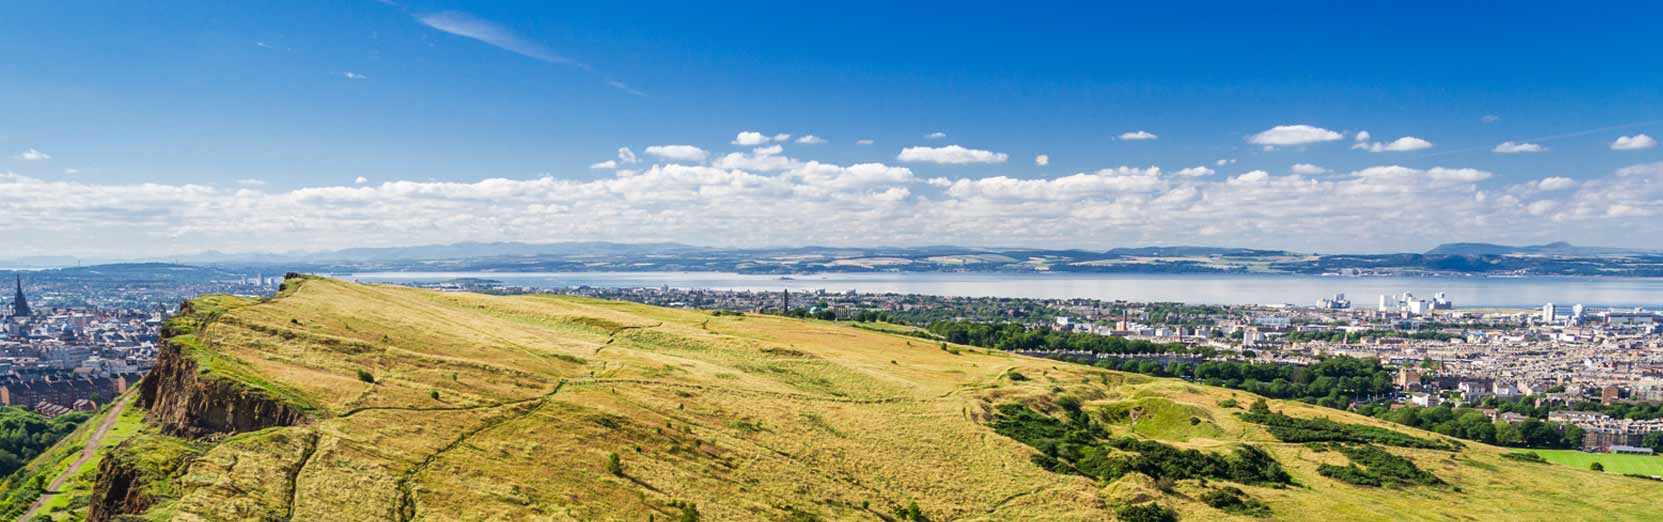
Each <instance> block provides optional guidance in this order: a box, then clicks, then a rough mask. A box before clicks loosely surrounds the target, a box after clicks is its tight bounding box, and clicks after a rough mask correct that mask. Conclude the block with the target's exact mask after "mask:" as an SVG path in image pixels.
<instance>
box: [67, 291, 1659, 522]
mask: <svg viewBox="0 0 1663 522" xmlns="http://www.w3.org/2000/svg"><path fill="white" fill-rule="evenodd" d="M167 333H168V335H169V339H170V346H169V349H168V350H167V351H166V352H165V354H164V357H163V358H162V360H161V361H160V362H159V366H158V368H157V369H156V370H155V371H154V372H153V373H152V374H151V376H150V377H149V378H147V379H146V381H145V382H144V384H143V385H142V386H141V389H140V390H139V396H138V397H136V399H135V400H136V404H134V406H135V407H139V408H143V409H144V410H145V411H146V412H147V413H146V417H145V420H144V426H143V427H142V428H140V429H138V430H136V431H137V433H136V434H133V435H131V436H130V437H129V438H127V439H125V441H124V442H121V443H120V444H119V445H116V446H114V447H113V448H109V449H107V450H104V451H105V454H102V455H100V458H99V459H98V462H99V464H98V474H97V478H96V481H95V483H94V484H93V486H92V487H91V493H90V495H89V497H90V498H86V499H85V502H84V503H87V504H90V505H89V506H88V507H87V508H85V509H87V512H86V515H87V518H88V519H89V520H111V519H114V518H116V517H118V516H123V515H128V514H142V516H143V517H144V518H147V519H176V520H225V519H288V520H390V519H391V520H458V519H465V520H479V519H538V520H545V519H553V520H642V519H645V518H647V517H646V516H645V515H646V514H653V515H655V516H656V517H657V518H659V519H678V517H692V516H693V513H694V512H695V511H696V512H697V514H698V515H699V517H702V519H704V520H756V519H761V520H817V519H839V520H841V519H864V520H878V519H887V520H895V519H897V518H898V517H910V516H912V515H915V514H916V515H921V516H924V517H927V518H928V519H929V520H937V521H940V520H1105V519H1110V518H1113V517H1114V513H1115V512H1116V511H1117V510H1119V509H1121V508H1123V507H1125V506H1128V505H1134V504H1140V503H1141V504H1148V503H1149V502H1151V501H1153V502H1156V503H1159V504H1161V505H1165V506H1170V507H1172V508H1173V509H1175V510H1176V511H1177V512H1178V514H1179V515H1180V516H1181V517H1182V518H1185V519H1231V518H1242V519H1246V518H1248V517H1250V516H1251V515H1252V514H1253V513H1258V514H1260V515H1262V514H1264V512H1263V511H1262V510H1259V511H1254V510H1252V509H1238V507H1239V506H1237V507H1230V508H1229V509H1230V511H1228V512H1227V511H1226V510H1224V509H1221V508H1216V507H1212V506H1210V505H1209V502H1208V501H1204V499H1210V501H1218V500H1219V498H1220V497H1219V495H1223V493H1218V492H1220V491H1225V490H1226V489H1233V490H1235V491H1236V492H1238V493H1239V496H1237V493H1229V494H1228V495H1225V496H1236V498H1238V500H1239V499H1241V498H1245V499H1246V501H1247V502H1248V503H1250V504H1252V503H1257V504H1262V505H1263V506H1262V507H1268V509H1269V516H1272V517H1275V518H1278V519H1297V520H1310V519H1316V518H1319V517H1337V518H1340V519H1365V520H1366V519H1374V520H1405V519H1426V520H1446V519H1451V518H1463V519H1504V518H1505V519H1511V520H1519V519H1542V520H1547V519H1565V518H1573V519H1589V518H1613V517H1614V518H1624V519H1641V518H1647V517H1648V516H1655V515H1656V513H1657V512H1656V509H1658V508H1656V507H1654V505H1652V504H1651V501H1650V500H1649V497H1650V496H1651V495H1652V494H1655V493H1656V492H1657V491H1658V490H1659V485H1658V483H1656V482H1651V481H1646V480H1640V479H1632V478H1626V477H1620V476H1611V475H1603V474H1598V473H1593V472H1589V471H1583V470H1575V469H1570V468H1565V467H1554V466H1551V465H1548V464H1539V463H1530V462H1520V461H1516V460H1511V459H1507V458H1503V457H1502V454H1503V453H1505V451H1504V450H1500V449H1497V448H1490V447H1483V446H1478V445H1467V446H1465V447H1464V448H1462V449H1458V450H1449V449H1413V448H1404V447H1398V446H1391V447H1386V446H1381V447H1382V448H1384V449H1385V451H1386V452H1387V453H1389V454H1390V455H1396V456H1400V457H1408V458H1409V459H1411V461H1412V462H1413V464H1414V465H1415V466H1410V467H1417V466H1418V468H1419V469H1420V470H1424V471H1425V472H1429V473H1430V474H1431V475H1432V476H1435V478H1436V482H1429V484H1432V485H1406V484H1399V485H1391V484H1386V485H1381V486H1357V485H1352V484H1348V483H1345V482H1341V481H1340V480H1336V479H1334V478H1330V476H1331V475H1332V473H1329V472H1332V471H1333V470H1334V469H1341V470H1344V469H1347V468H1346V466H1347V460H1346V459H1347V456H1346V455H1351V454H1352V453H1351V452H1356V451H1361V450H1356V449H1355V447H1347V446H1337V445H1308V444H1296V443H1288V442H1280V441H1279V440H1278V438H1277V437H1276V436H1273V435H1272V434H1271V432H1269V431H1267V430H1266V428H1265V427H1264V426H1262V425H1261V424H1258V423H1253V422H1248V421H1247V420H1244V417H1243V416H1242V415H1239V414H1240V413H1244V412H1245V411H1246V405H1247V404H1248V403H1249V401H1251V400H1253V399H1254V397H1252V396H1251V395H1249V394H1246V393H1242V392H1232V391H1230V390H1223V389H1217V388H1210V387H1205V386H1198V385H1191V384H1186V383H1183V382H1179V381H1172V380H1161V379H1150V378H1145V377H1141V376H1136V375H1128V374H1120V373H1116V372H1108V371H1103V370H1098V369H1094V368H1090V367H1086V366H1077V365H1070V364H1064V363H1057V362H1053V361H1047V360H1040V359H1030V358H1024V357H1018V356H1011V355H1007V354H1003V353H993V352H986V351H982V350H974V349H969V348H965V347H950V346H941V345H937V344H935V343H930V342H927V341H923V340H919V339H912V338H908V337H902V336H898V335H893V334H887V333H881V332H875V331H869V330H863V329H858V328H852V327H848V326H842V325H836V324H831V323H823V322H810V321H799V320H792V319H785V318H778V317H768V316H754V315H743V316H737V315H712V314H709V313H705V312H698V311H688V310H676V309H665V308H656V307H650V306H644V305H636V304H629V303H619V302H607V301H596V300H588V299H580V298H571V297H551V296H523V297H489V296H482V295H473V294H451V293H436V292H429V291H423V290H415V289H407V288H397V287H379V286H361V285H355V284H350V283H345V282H341V281H336V280H328V279H318V278H298V277H296V278H290V279H289V280H288V281H287V282H286V283H285V289H284V290H283V291H282V292H281V293H280V295H279V296H278V297H276V298H274V299H271V300H267V301H263V302H260V301H253V300H243V299H237V298H228V297H209V298H203V299H198V300H196V301H194V302H193V303H192V304H191V306H190V307H189V309H188V310H187V313H185V314H183V315H181V316H180V317H179V318H177V319H176V320H175V321H173V322H172V323H171V324H170V326H169V331H168V332H167ZM1231 400H1234V402H1235V404H1236V405H1235V406H1229V405H1230V404H1232V402H1231ZM1271 405H1272V408H1274V409H1275V410H1279V411H1280V413H1282V414H1286V415H1290V416H1293V417H1297V418H1302V419H1304V418H1313V417H1319V416H1327V417H1330V418H1333V419H1335V420H1338V421H1341V422H1344V423H1348V424H1350V425H1352V426H1350V428H1354V429H1363V428H1362V427H1364V426H1373V427H1384V426H1388V425H1386V424H1383V423H1379V422H1377V421H1374V420H1373V419H1368V418H1363V417H1358V416H1354V415H1349V414H1345V413H1342V412H1337V411H1333V410H1324V409H1319V408H1315V407H1310V406H1305V405H1300V404H1296V403H1286V404H1282V403H1277V402H1274V401H1273V402H1272V403H1271ZM1260 411H1261V412H1263V410H1260ZM1069 412H1074V413H1069ZM1248 417H1252V416H1248ZM1381 433H1388V434H1390V435H1392V436H1393V437H1397V438H1402V439H1408V440H1417V441H1423V442H1425V443H1426V445H1430V446H1436V447H1443V446H1444V445H1445V442H1444V441H1445V440H1446V439H1442V438H1440V437H1438V436H1436V435H1431V434H1427V433H1424V432H1413V431H1411V430H1404V431H1402V432H1381ZM1007 435H1008V436H1007ZM1125 435H1131V436H1135V437H1137V438H1138V439H1137V440H1134V439H1130V438H1126V439H1122V438H1119V437H1120V436H1125ZM1405 435H1407V436H1405ZM72 438H73V437H72ZM1138 441H1142V442H1138ZM1149 441H1156V442H1158V443H1159V444H1155V443H1151V442H1149ZM71 443H73V441H72V442H71ZM1167 445H1170V446H1167ZM1410 445H1413V444H1410ZM1361 447H1363V448H1373V447H1374V446H1361ZM1036 448H1043V450H1036ZM1254 448H1257V449H1259V450H1263V451H1262V452H1261V451H1257V450H1255V449H1254ZM1185 449H1193V450H1200V451H1198V452H1185V451H1179V450H1185ZM1336 450H1338V451H1336ZM49 453H53V452H49ZM63 453H64V452H57V453H56V454H57V455H58V458H60V459H61V458H62V454H63ZM613 455H616V458H615V459H614V458H613V457H612V456H613ZM1255 455H1257V456H1255ZM1390 455H1388V456H1387V458H1390ZM1366 456H1367V455H1363V456H1352V457H1351V462H1352V464H1351V467H1350V468H1349V469H1354V470H1356V469H1358V468H1356V466H1357V465H1358V463H1359V462H1362V460H1360V459H1363V458H1364V457H1366ZM1157 457H1159V458H1157ZM1162 458H1164V459H1167V460H1160V459H1162ZM1266 459H1270V460H1271V461H1270V462H1266ZM1179 462H1187V463H1192V464H1193V463H1201V464H1194V465H1191V466H1190V467H1184V466H1179V465H1177V464H1176V463H1179ZM1151 463H1154V464H1161V463H1166V464H1171V465H1172V466H1169V468H1170V469H1166V470H1162V469H1159V466H1151V465H1149V464H1151ZM1324 465H1330V466H1331V467H1328V468H1324ZM1366 465H1367V468H1366V469H1367V471H1369V472H1374V471H1377V470H1383V469H1385V468H1384V466H1385V465H1384V464H1378V463H1368V464H1366ZM1174 466H1175V467H1174ZM50 467H51V466H41V465H36V466H35V468H50ZM1048 469H1049V470H1048ZM1319 469H1326V470H1328V471H1327V472H1319V471H1318V470H1319ZM1105 470H1113V471H1112V472H1111V471H1105ZM1279 470H1285V474H1282V475H1280V478H1278V473H1281V471H1279ZM1325 473H1329V474H1325ZM1381 473H1384V472H1381ZM1186 474H1188V476H1185V475H1186ZM1152 475H1156V476H1152ZM1111 477H1112V479H1111ZM67 504H68V505H82V504H83V503H82V502H75V501H68V502H67ZM1215 504H1216V505H1224V506H1230V505H1231V504H1230V503H1229V502H1227V501H1221V502H1215ZM682 519H685V518H682Z"/></svg>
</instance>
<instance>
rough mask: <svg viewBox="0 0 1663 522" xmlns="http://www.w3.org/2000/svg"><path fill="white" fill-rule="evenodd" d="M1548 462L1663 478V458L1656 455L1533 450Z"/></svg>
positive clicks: (1607, 471)
mask: <svg viewBox="0 0 1663 522" xmlns="http://www.w3.org/2000/svg"><path fill="white" fill-rule="evenodd" d="M1532 451H1535V452H1536V454H1538V455H1541V456H1542V458H1544V459H1547V461H1548V462H1552V463H1554V464H1564V465H1566V466H1571V467H1574V468H1577V469H1588V466H1589V465H1591V464H1593V463H1595V462H1598V463H1600V465H1602V466H1605V472H1606V473H1616V474H1619V475H1621V474H1625V473H1633V474H1637V475H1646V476H1655V477H1663V457H1659V456H1656V455H1614V454H1610V453H1588V452H1583V451H1577V450H1532Z"/></svg>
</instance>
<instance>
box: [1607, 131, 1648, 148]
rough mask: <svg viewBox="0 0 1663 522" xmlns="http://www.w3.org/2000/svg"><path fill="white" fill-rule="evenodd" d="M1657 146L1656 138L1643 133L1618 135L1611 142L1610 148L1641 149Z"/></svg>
mask: <svg viewBox="0 0 1663 522" xmlns="http://www.w3.org/2000/svg"><path fill="white" fill-rule="evenodd" d="M1654 147H1657V140H1655V139H1652V137H1651V136H1647V135H1645V134H1635V135H1633V136H1620V137H1618V138H1617V141H1613V142H1611V150H1642V149H1650V148H1654Z"/></svg>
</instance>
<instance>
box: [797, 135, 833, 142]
mask: <svg viewBox="0 0 1663 522" xmlns="http://www.w3.org/2000/svg"><path fill="white" fill-rule="evenodd" d="M825 142H826V140H825V139H824V138H821V137H819V136H815V135H813V134H804V135H803V137H801V138H797V143H798V144H801V145H819V144H821V143H825Z"/></svg>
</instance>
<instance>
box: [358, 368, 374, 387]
mask: <svg viewBox="0 0 1663 522" xmlns="http://www.w3.org/2000/svg"><path fill="white" fill-rule="evenodd" d="M358 380H360V381H364V382H367V383H370V384H375V374H372V373H370V371H369V370H365V369H363V368H359V369H358Z"/></svg>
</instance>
